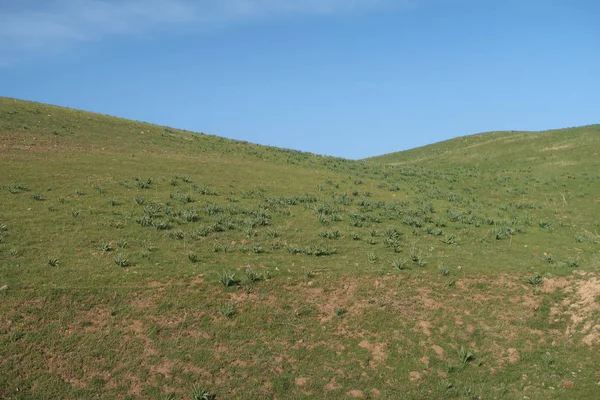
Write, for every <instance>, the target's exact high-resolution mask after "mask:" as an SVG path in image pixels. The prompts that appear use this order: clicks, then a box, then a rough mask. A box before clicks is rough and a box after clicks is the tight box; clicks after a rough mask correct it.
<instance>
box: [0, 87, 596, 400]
mask: <svg viewBox="0 0 600 400" xmlns="http://www.w3.org/2000/svg"><path fill="white" fill-rule="evenodd" d="M598 130H599V127H598V126H589V127H582V128H573V129H568V130H560V131H549V132H546V133H527V134H526V133H490V134H483V135H475V136H472V137H465V138H459V139H455V140H452V141H448V142H442V143H439V144H435V145H431V146H428V147H424V148H420V149H415V150H411V151H408V152H402V153H398V154H392V155H386V156H382V157H378V158H374V159H369V160H363V161H351V160H344V159H340V158H334V157H323V156H318V155H315V154H310V153H303V152H298V151H293V150H286V149H278V148H273V147H265V146H259V145H254V144H250V143H246V142H240V141H233V140H228V139H224V138H219V137H216V136H211V135H204V134H197V133H192V132H186V131H180V130H176V129H171V128H166V127H159V126H156V125H151V124H145V123H141V122H133V121H127V120H123V119H118V118H113V117H108V116H101V115H97V114H91V113H86V112H82V111H77V110H69V109H64V108H59V107H53V106H48V105H43V104H37V103H30V102H22V101H18V100H14V99H0V168H2V171H4V173H3V174H2V177H1V178H0V187H1V189H2V190H1V191H0V230H1V232H0V260H1V263H0V286H2V285H7V286H8V287H7V288H5V289H4V290H3V291H2V292H0V297H2V300H3V301H2V304H1V305H0V309H1V312H0V319H1V323H2V327H3V328H2V329H1V330H0V357H1V360H2V361H1V362H0V396H2V397H6V398H31V397H35V398H82V397H93V396H100V397H103V398H125V397H129V398H137V397H141V398H194V395H196V396H195V397H196V398H202V396H200V395H201V393H200V392H201V389H202V390H206V391H207V392H210V393H212V394H215V395H216V396H217V397H218V398H242V397H244V398H247V397H250V398H271V397H277V398H310V397H316V398H322V397H331V398H340V397H342V398H343V397H359V398H360V397H371V398H377V397H379V398H390V397H391V398H394V397H398V396H404V397H405V398H415V399H417V398H419V399H421V398H432V399H437V398H522V397H523V395H526V396H528V397H530V398H532V399H536V398H539V399H545V398H552V397H557V398H569V397H571V396H573V397H576V396H579V397H585V396H590V395H592V394H593V393H595V391H596V390H597V386H596V385H595V382H597V381H598V380H599V377H598V376H597V369H596V368H595V367H594V366H595V365H597V363H598V361H599V360H598V357H597V356H595V355H594V354H593V352H590V351H589V346H594V345H597V343H598V336H597V333H598V328H597V327H596V326H597V320H598V315H599V311H598V310H600V307H599V305H600V302H598V299H597V298H596V296H597V295H599V294H600V292H599V291H600V286H599V285H598V280H597V275H596V274H597V272H598V268H599V267H600V253H599V249H600V246H599V240H600V236H599V231H600V219H598V216H597V213H595V212H594V210H595V209H596V208H597V205H598V199H599V197H600V185H599V184H598V181H599V180H600V174H599V173H598V170H599V169H598V161H597V160H598V158H597V157H596V155H597V153H598V151H599V150H600V141H599V139H598V138H599V136H598V133H599V132H598ZM574 271H577V273H574ZM498 304H502V307H498ZM574 310H575V311H574ZM573 373H574V374H575V375H573ZM194 390H195V391H196V392H195V393H193V392H194ZM205 394H206V393H205ZM169 396H172V397H169ZM205 397H206V398H209V397H210V396H208V394H207V395H206V396H205Z"/></svg>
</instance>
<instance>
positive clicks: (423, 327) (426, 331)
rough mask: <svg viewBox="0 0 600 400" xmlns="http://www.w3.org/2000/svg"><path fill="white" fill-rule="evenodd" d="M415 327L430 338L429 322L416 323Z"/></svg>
mask: <svg viewBox="0 0 600 400" xmlns="http://www.w3.org/2000/svg"><path fill="white" fill-rule="evenodd" d="M417 326H418V327H419V328H421V331H423V333H424V334H425V336H427V337H430V336H431V322H429V321H419V322H417Z"/></svg>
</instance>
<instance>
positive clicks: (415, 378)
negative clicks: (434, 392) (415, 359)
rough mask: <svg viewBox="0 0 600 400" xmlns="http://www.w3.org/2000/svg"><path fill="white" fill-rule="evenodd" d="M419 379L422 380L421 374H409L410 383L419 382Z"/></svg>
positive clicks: (411, 372)
mask: <svg viewBox="0 0 600 400" xmlns="http://www.w3.org/2000/svg"><path fill="white" fill-rule="evenodd" d="M419 379H421V373H420V372H418V371H410V372H409V373H408V380H409V382H415V381H418V380H419Z"/></svg>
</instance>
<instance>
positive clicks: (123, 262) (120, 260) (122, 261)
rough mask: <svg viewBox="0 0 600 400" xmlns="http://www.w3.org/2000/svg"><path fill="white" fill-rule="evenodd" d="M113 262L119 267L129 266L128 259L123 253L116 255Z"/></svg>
mask: <svg viewBox="0 0 600 400" xmlns="http://www.w3.org/2000/svg"><path fill="white" fill-rule="evenodd" d="M115 264H117V265H118V266H119V267H129V266H130V265H131V263H130V262H129V260H128V259H127V258H126V257H125V256H123V255H117V256H116V257H115Z"/></svg>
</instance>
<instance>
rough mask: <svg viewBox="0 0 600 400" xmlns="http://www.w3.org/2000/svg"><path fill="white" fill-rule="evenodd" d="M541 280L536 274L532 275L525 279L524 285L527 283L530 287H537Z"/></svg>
mask: <svg viewBox="0 0 600 400" xmlns="http://www.w3.org/2000/svg"><path fill="white" fill-rule="evenodd" d="M542 280H543V278H542V276H541V275H540V274H539V273H537V272H536V273H534V274H533V275H531V276H528V277H527V278H525V283H528V284H530V285H531V286H537V285H539V284H541V283H542Z"/></svg>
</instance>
